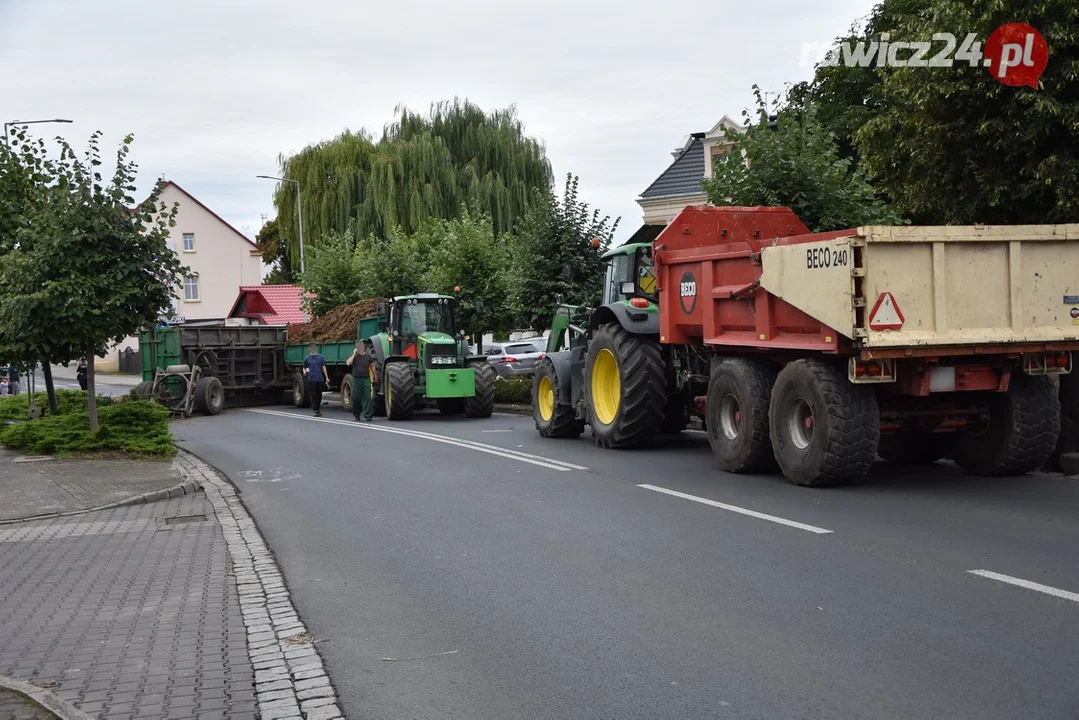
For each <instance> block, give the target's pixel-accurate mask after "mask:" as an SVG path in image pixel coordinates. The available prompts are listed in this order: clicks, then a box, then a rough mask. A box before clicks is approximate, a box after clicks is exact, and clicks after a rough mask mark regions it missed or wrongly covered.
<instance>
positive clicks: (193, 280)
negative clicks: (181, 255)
mask: <svg viewBox="0 0 1079 720" xmlns="http://www.w3.org/2000/svg"><path fill="white" fill-rule="evenodd" d="M184 300H185V301H187V302H198V301H199V276H198V275H188V276H187V277H185V278H184Z"/></svg>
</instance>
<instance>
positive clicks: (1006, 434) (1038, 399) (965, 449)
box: [952, 372, 1060, 476]
mask: <svg viewBox="0 0 1079 720" xmlns="http://www.w3.org/2000/svg"><path fill="white" fill-rule="evenodd" d="M986 395H987V398H988V401H989V427H988V428H987V429H986V430H984V431H982V432H961V433H959V435H958V437H956V439H955V450H954V452H953V453H952V458H953V459H954V460H955V464H956V465H958V466H959V467H961V468H963V469H964V470H965V471H967V472H968V473H970V474H971V475H987V476H999V475H1023V474H1025V473H1028V472H1031V471H1032V470H1037V469H1038V468H1040V467H1042V466H1043V465H1044V464H1045V462H1046V461H1047V460H1048V459H1049V457H1050V456H1051V455H1052V454H1053V450H1054V449H1055V448H1056V444H1057V438H1058V437H1059V435H1060V396H1059V395H1058V394H1057V392H1056V390H1055V389H1054V388H1053V386H1052V384H1051V383H1050V382H1049V378H1047V377H1045V376H1044V375H1043V376H1039V377H1033V376H1030V375H1027V374H1025V373H1021V372H1016V373H1014V374H1013V375H1012V379H1011V383H1010V384H1009V387H1008V392H1006V393H986Z"/></svg>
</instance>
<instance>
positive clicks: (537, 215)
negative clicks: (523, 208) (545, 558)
mask: <svg viewBox="0 0 1079 720" xmlns="http://www.w3.org/2000/svg"><path fill="white" fill-rule="evenodd" d="M579 183H580V178H579V177H577V176H575V175H573V174H572V173H567V174H566V185H565V190H564V193H563V197H562V199H561V200H559V199H558V198H557V197H555V196H554V195H553V194H551V193H550V192H548V193H545V194H540V193H539V192H538V191H537V195H539V197H537V199H536V201H535V202H534V203H533V205H532V207H531V208H530V209H529V211H528V212H527V213H526V214H525V217H524V219H523V220H522V222H521V224H520V226H519V229H518V232H517V242H516V245H515V248H514V257H513V271H512V281H511V287H512V289H513V295H514V299H515V303H516V306H515V311H516V313H515V314H516V315H517V318H518V321H519V322H520V323H521V324H523V325H524V326H527V327H537V326H542V325H544V324H545V323H546V322H547V320H548V319H549V317H550V315H551V313H552V308H553V306H554V304H555V296H556V295H558V294H561V295H563V296H564V297H566V298H568V299H576V300H577V301H579V302H590V301H592V300H594V299H595V298H597V297H598V296H599V294H600V292H601V291H602V288H603V265H602V263H601V261H600V255H602V254H603V253H604V252H606V250H607V248H609V247H610V245H611V242H612V240H613V239H614V233H615V230H617V229H618V223H619V222H620V220H621V218H616V219H615V221H614V222H613V223H611V221H610V216H609V215H605V216H603V217H602V219H601V218H600V211H599V210H598V209H596V210H592V211H591V213H589V206H588V203H585V202H582V201H581V200H580V199H579V197H578V189H577V188H578V185H579ZM593 241H595V244H594V242H593Z"/></svg>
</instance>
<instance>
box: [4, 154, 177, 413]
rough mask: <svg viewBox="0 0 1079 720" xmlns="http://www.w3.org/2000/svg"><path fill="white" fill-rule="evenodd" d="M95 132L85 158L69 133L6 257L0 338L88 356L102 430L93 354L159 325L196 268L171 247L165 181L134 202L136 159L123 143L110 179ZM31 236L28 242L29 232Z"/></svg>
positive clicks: (29, 350) (91, 393)
mask: <svg viewBox="0 0 1079 720" xmlns="http://www.w3.org/2000/svg"><path fill="white" fill-rule="evenodd" d="M100 135H101V134H100V133H94V134H93V135H92V136H91V138H90V143H89V149H88V151H87V153H86V157H85V159H84V160H80V159H78V158H77V157H76V155H75V152H74V151H73V150H72V149H71V146H70V145H68V143H67V142H65V141H61V143H60V157H59V160H57V161H56V163H55V165H53V166H51V167H50V169H51V170H53V171H54V174H53V176H52V177H49V178H47V179H46V182H45V183H43V187H42V189H41V203H40V205H38V206H37V207H36V208H35V210H34V214H33V217H32V221H33V222H32V223H31V224H30V225H28V226H26V227H23V228H20V229H19V231H18V233H17V239H18V249H17V250H16V251H14V252H8V253H7V254H6V255H5V256H4V260H5V262H4V264H3V266H0V288H2V290H0V292H2V297H0V344H2V345H3V346H5V347H10V348H13V349H14V350H15V351H16V352H17V353H19V354H20V355H34V354H38V355H41V356H44V357H45V358H46V359H48V360H53V361H55V360H67V359H69V358H70V357H72V356H73V355H75V354H83V355H85V357H86V358H87V381H88V384H87V392H88V399H89V416H90V430H91V431H92V432H96V431H97V427H98V423H97V403H96V394H95V380H94V358H95V356H102V357H103V356H104V355H105V353H106V351H107V349H108V346H109V345H111V344H113V343H116V342H119V341H121V340H123V339H124V338H125V337H128V336H129V335H132V334H134V333H136V332H138V331H139V330H140V329H142V328H143V327H146V326H147V325H152V324H153V323H155V322H156V321H157V319H158V318H159V317H161V315H162V314H164V313H165V312H167V311H168V310H169V309H170V308H171V305H172V298H173V295H174V293H176V292H177V288H178V287H179V285H180V282H181V278H182V277H183V275H184V274H185V273H186V272H187V268H184V267H182V266H181V265H180V262H179V259H178V257H177V255H176V253H175V252H173V251H172V249H171V248H170V247H169V243H168V238H169V228H170V227H171V226H173V225H175V220H174V218H175V215H176V210H177V208H176V207H175V206H174V207H173V208H172V209H171V210H170V209H168V208H166V207H165V206H164V204H162V205H161V206H160V207H158V206H157V200H158V198H159V195H160V190H161V184H160V183H158V185H157V187H155V189H154V192H153V193H152V194H151V196H150V198H149V199H148V200H147V201H145V202H143V203H142V204H141V205H139V206H137V207H135V209H133V210H132V209H131V208H130V206H131V205H132V204H133V203H134V200H133V198H131V197H130V195H129V193H131V192H133V191H134V189H135V180H136V173H137V166H136V165H135V164H134V163H133V162H130V161H129V160H128V159H127V156H128V154H129V152H130V145H131V142H132V137H131V136H130V135H129V136H128V137H126V138H125V139H124V141H123V143H122V144H121V146H120V148H119V151H118V153H117V157H116V167H115V170H114V172H113V175H112V178H111V179H110V180H109V181H108V182H107V183H105V182H104V181H103V180H102V176H101V173H100V167H101V165H102V161H101V155H100V152H99V150H98V141H99V138H100ZM24 239H25V240H26V242H23V240H24Z"/></svg>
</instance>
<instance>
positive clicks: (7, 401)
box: [0, 390, 112, 422]
mask: <svg viewBox="0 0 1079 720" xmlns="http://www.w3.org/2000/svg"><path fill="white" fill-rule="evenodd" d="M29 397H30V396H29V394H27V393H25V392H23V393H19V394H18V395H12V396H11V397H6V398H0V422H2V421H4V420H25V419H26V411H27V402H28V400H29ZM97 402H98V405H106V404H109V403H111V402H112V400H111V399H110V398H109V397H107V396H104V395H98V396H97ZM34 404H35V405H37V406H38V407H41V408H43V409H44V410H45V412H46V413H47V412H48V411H49V398H48V396H47V395H46V394H45V393H43V392H37V393H34ZM56 405H57V409H56V414H57V415H67V414H69V413H77V412H85V411H86V393H85V392H83V391H82V390H57V391H56Z"/></svg>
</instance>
